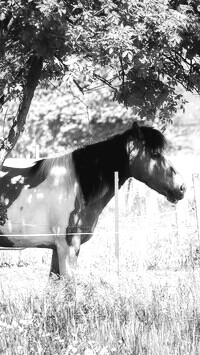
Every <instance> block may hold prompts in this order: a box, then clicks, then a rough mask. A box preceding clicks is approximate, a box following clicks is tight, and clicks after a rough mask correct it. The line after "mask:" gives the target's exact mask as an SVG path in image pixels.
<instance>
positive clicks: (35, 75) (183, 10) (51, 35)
mask: <svg viewBox="0 0 200 355" xmlns="http://www.w3.org/2000/svg"><path fill="white" fill-rule="evenodd" d="M199 16H200V9H199V5H198V1H196V0H187V1H181V0H180V1H173V0H171V1H170V0H143V1H140V0H135V1H134V0H120V1H119V0H93V1H92V0H69V1H67V0H37V1H36V0H29V1H25V0H6V1H5V0H2V1H0V35H1V36H0V72H1V74H0V88H1V96H0V97H1V98H0V103H1V106H4V107H5V105H8V103H9V102H10V101H11V100H12V99H16V98H17V99H18V109H17V112H15V113H14V114H13V115H10V111H9V109H8V111H6V112H7V114H5V110H4V112H3V116H2V119H3V134H2V138H1V141H0V149H1V159H0V163H2V162H3V160H4V159H5V157H6V156H7V154H8V153H9V152H10V151H11V150H12V148H13V147H14V145H15V144H16V142H17V140H18V137H19V135H20V134H21V132H22V131H23V129H24V127H25V123H26V117H27V114H28V111H29V108H30V104H31V101H32V98H33V96H34V93H35V90H36V88H37V87H38V85H39V86H40V87H41V85H43V86H44V85H46V86H48V85H49V82H50V81H51V82H53V84H54V85H56V86H57V87H58V85H62V90H63V88H64V90H65V89H66V87H68V88H70V87H71V86H72V85H75V86H76V88H77V89H78V90H79V91H80V93H81V94H85V93H86V92H88V90H92V89H94V88H95V87H96V86H97V85H99V82H102V83H103V84H104V85H107V86H108V87H109V88H110V89H111V91H112V93H113V98H114V99H115V100H116V101H117V102H119V103H122V104H123V105H125V106H126V107H132V108H134V113H137V114H138V115H139V117H141V118H146V119H155V118H157V119H159V120H161V121H163V122H166V121H170V120H171V117H172V114H173V113H174V112H176V110H177V108H178V107H183V105H184V102H185V101H184V99H183V98H182V95H181V94H180V93H179V92H177V87H178V85H179V84H181V85H182V86H183V87H184V88H186V90H189V91H196V92H197V93H199V91H200V80H199V69H200V62H199V48H200V47H199V38H200V36H199V35H200V22H199ZM102 68H103V70H102ZM8 107H9V106H8ZM41 120H42V124H43V123H44V125H45V115H43V117H42V118H41ZM94 121H95V117H94ZM60 123H62V120H61V121H60ZM6 127H8V130H6ZM52 127H53V126H52ZM54 130H55V126H54Z"/></svg>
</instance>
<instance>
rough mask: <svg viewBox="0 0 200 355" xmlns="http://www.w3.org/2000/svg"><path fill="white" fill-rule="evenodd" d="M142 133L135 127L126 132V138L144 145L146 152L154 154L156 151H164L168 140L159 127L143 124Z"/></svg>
mask: <svg viewBox="0 0 200 355" xmlns="http://www.w3.org/2000/svg"><path fill="white" fill-rule="evenodd" d="M139 129H140V133H141V134H138V131H135V130H133V129H129V130H127V131H126V132H124V135H125V136H126V139H128V140H129V141H132V142H133V143H135V144H136V145H137V144H139V145H142V147H143V148H144V149H145V151H146V152H148V153H150V154H152V153H156V152H160V153H162V152H163V150H164V149H165V148H166V145H167V141H166V138H165V137H164V135H163V134H162V133H161V132H160V131H158V130H157V129H155V128H153V127H150V126H141V127H140V128H139Z"/></svg>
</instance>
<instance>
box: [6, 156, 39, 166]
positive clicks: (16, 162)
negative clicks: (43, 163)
mask: <svg viewBox="0 0 200 355" xmlns="http://www.w3.org/2000/svg"><path fill="white" fill-rule="evenodd" d="M34 164H35V160H34V159H23V158H14V159H13V158H8V159H6V160H5V162H4V164H3V165H4V166H7V167H12V168H29V167H31V166H33V165H34Z"/></svg>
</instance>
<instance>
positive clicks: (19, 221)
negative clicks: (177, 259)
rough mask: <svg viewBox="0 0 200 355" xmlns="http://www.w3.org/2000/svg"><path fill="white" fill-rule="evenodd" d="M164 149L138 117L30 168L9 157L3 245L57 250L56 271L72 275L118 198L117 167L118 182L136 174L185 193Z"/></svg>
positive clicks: (3, 178) (2, 176)
mask: <svg viewBox="0 0 200 355" xmlns="http://www.w3.org/2000/svg"><path fill="white" fill-rule="evenodd" d="M165 148H166V139H165V137H164V135H163V134H162V133H161V132H160V131H158V130H157V129H155V128H153V127H150V126H147V125H144V126H140V125H139V124H138V123H137V122H133V124H132V126H131V128H129V129H128V130H126V131H124V132H123V133H120V134H116V135H113V136H112V137H110V138H108V139H107V140H104V141H100V142H97V143H93V144H91V145H86V146H84V147H82V148H78V149H76V150H74V151H73V152H71V153H68V154H65V155H62V156H59V157H56V158H55V157H54V158H42V159H39V160H36V161H32V162H30V163H28V164H26V166H19V164H15V165H14V164H10V163H9V164H8V163H6V162H5V163H4V166H3V168H2V171H1V172H0V215H1V220H0V247H3V248H21V249H23V248H49V249H52V260H51V267H50V275H52V274H57V275H59V276H63V277H71V276H72V275H73V274H74V269H75V267H76V263H77V257H78V254H79V251H80V246H81V244H83V243H85V242H87V241H88V240H89V239H90V238H91V236H92V234H93V232H94V229H95V226H96V224H97V221H98V218H99V216H100V214H101V212H102V210H103V209H104V207H105V206H106V205H107V203H108V202H109V201H110V200H111V198H112V197H113V196H114V172H115V171H118V176H119V187H121V186H122V185H123V184H124V182H125V181H126V180H127V179H129V178H131V177H133V178H135V179H137V180H139V181H141V182H143V183H145V184H146V185H147V186H149V187H150V188H152V189H153V190H155V191H157V192H158V193H159V194H162V195H164V196H165V197H166V198H167V199H168V200H169V201H170V202H172V203H176V202H177V201H178V200H181V199H182V198H183V197H184V194H185V191H186V186H185V184H184V183H183V180H182V178H181V176H180V175H179V174H178V173H177V171H176V170H175V168H174V167H173V166H172V164H171V163H170V162H169V161H168V160H167V159H166V157H165V156H164V151H165ZM9 160H12V159H9ZM13 160H14V159H13Z"/></svg>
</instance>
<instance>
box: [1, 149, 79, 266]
mask: <svg viewBox="0 0 200 355" xmlns="http://www.w3.org/2000/svg"><path fill="white" fill-rule="evenodd" d="M59 164H61V166H59ZM63 164H64V167H63V166H62V165H63ZM42 169H43V170H44V172H45V175H46V176H47V177H46V179H45V180H44V181H43V182H42V183H41V184H39V185H38V186H37V187H34V188H33V189H31V188H29V189H26V188H25V187H24V188H23V189H22V191H21V193H20V195H19V196H18V197H17V199H16V200H15V201H14V202H13V203H12V205H11V206H10V207H9V208H8V221H7V222H6V224H5V225H4V226H3V227H2V228H1V232H2V233H3V234H11V235H10V237H9V240H10V241H11V242H12V243H13V244H14V246H15V247H39V246H46V247H52V246H53V245H56V246H59V245H62V246H64V250H65V255H66V253H67V250H68V245H67V242H66V236H65V234H66V228H67V226H68V222H69V217H70V214H71V212H72V211H73V210H74V208H75V201H76V198H77V196H78V198H80V196H81V194H80V191H79V184H78V181H77V177H76V174H75V170H74V165H73V162H72V156H71V154H69V155H68V156H65V159H64V158H62V159H61V160H60V159H55V160H53V161H51V160H48V159H47V161H44V165H43V166H42ZM45 170H46V171H45ZM38 173H40V172H38ZM80 203H81V202H80ZM64 264H66V263H65V262H64V261H63V263H62V265H64ZM65 267H66V266H65ZM63 268H64V266H63Z"/></svg>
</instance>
